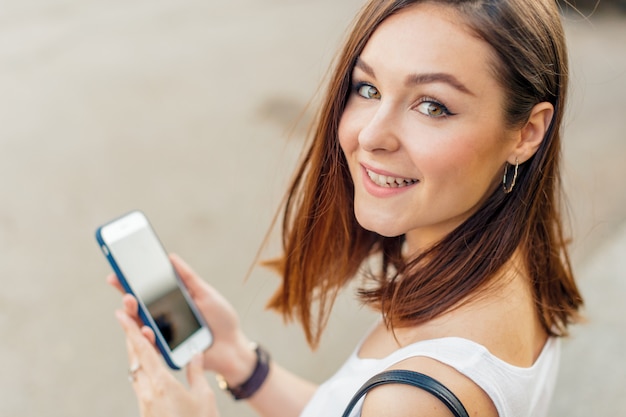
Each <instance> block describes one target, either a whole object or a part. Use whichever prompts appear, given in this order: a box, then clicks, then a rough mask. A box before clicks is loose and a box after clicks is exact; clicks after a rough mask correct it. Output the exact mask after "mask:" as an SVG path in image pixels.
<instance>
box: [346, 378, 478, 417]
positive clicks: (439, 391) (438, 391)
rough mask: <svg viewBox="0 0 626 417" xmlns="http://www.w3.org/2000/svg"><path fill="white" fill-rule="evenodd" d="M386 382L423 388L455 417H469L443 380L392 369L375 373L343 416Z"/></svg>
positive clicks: (358, 392) (355, 395) (353, 399)
mask: <svg viewBox="0 0 626 417" xmlns="http://www.w3.org/2000/svg"><path fill="white" fill-rule="evenodd" d="M384 384H406V385H412V386H414V387H417V388H421V389H423V390H424V391H427V392H428V393H430V394H432V395H434V396H435V397H437V398H438V399H439V400H440V401H441V402H443V403H444V404H445V405H446V407H448V409H449V410H450V411H451V412H452V414H454V416H455V417H469V414H468V413H467V411H466V410H465V407H463V404H461V401H459V399H458V398H457V397H456V395H454V394H453V393H452V391H450V390H449V389H448V388H446V386H445V385H443V384H442V383H441V382H439V381H437V380H436V379H433V378H431V377H429V376H428V375H424V374H421V373H419V372H414V371H407V370H400V369H397V370H391V371H385V372H381V373H379V374H377V375H374V376H373V377H372V378H370V380H369V381H367V382H366V383H365V384H364V385H363V386H362V387H361V388H360V389H359V390H358V391H357V393H356V394H354V397H352V400H350V403H349V404H348V407H347V408H346V410H345V411H344V413H343V414H342V417H348V416H349V415H350V413H351V412H352V409H353V408H354V406H355V405H356V404H357V403H358V402H359V400H360V399H361V397H363V396H364V395H365V394H366V393H367V392H368V391H369V390H370V389H372V388H375V387H377V386H379V385H384Z"/></svg>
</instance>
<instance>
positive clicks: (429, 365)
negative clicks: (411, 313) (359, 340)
mask: <svg viewBox="0 0 626 417" xmlns="http://www.w3.org/2000/svg"><path fill="white" fill-rule="evenodd" d="M389 369H406V370H411V371H416V372H420V373H423V374H425V375H428V376H430V377H432V378H434V379H436V380H437V381H439V382H440V383H442V384H443V385H445V386H446V387H447V388H448V389H449V390H450V391H452V392H453V393H454V395H456V397H457V398H458V399H459V400H460V401H461V403H462V404H463V406H464V407H465V409H466V410H467V412H468V413H469V415H470V416H481V417H498V412H497V410H496V408H495V406H494V405H493V403H492V401H491V399H490V398H489V396H488V395H487V394H486V393H485V392H484V391H483V390H482V389H481V388H480V387H479V386H478V385H476V384H475V383H474V382H473V381H472V380H470V379H469V378H467V377H466V376H464V375H463V374H461V373H460V372H458V371H456V370H455V369H453V368H451V367H449V366H447V365H444V364H443V363H441V362H438V361H436V360H434V359H431V358H426V357H414V358H409V359H406V360H404V361H402V362H399V363H397V364H395V365H394V366H392V367H390V368H389ZM450 415H451V414H450V411H449V410H448V409H447V407H446V406H445V405H444V403H442V402H441V401H440V400H439V399H438V398H436V397H434V396H433V395H431V394H429V393H428V392H427V391H424V390H422V389H420V388H416V387H413V386H410V385H405V384H385V385H381V386H379V387H376V388H374V389H372V390H371V391H370V392H369V393H368V394H367V396H366V397H365V401H364V403H363V410H362V413H361V416H362V417H381V416H394V417H414V416H427V417H439V416H441V417H449V416H450Z"/></svg>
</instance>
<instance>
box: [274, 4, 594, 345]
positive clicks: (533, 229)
mask: <svg viewBox="0 0 626 417" xmlns="http://www.w3.org/2000/svg"><path fill="white" fill-rule="evenodd" d="M426 1H429V2H430V3H437V4H444V5H448V6H451V7H454V8H455V9H456V10H457V11H458V12H459V13H460V14H461V16H463V17H464V18H465V21H466V22H467V26H468V27H469V29H470V30H471V31H472V32H473V33H474V34H475V35H476V36H478V37H480V38H481V39H483V40H484V41H485V42H487V43H488V44H490V45H491V46H492V49H493V52H494V56H495V59H494V62H493V63H492V66H493V73H494V76H495V77H496V78H497V79H498V81H499V82H500V84H501V85H502V86H503V88H504V89H505V95H506V97H507V100H508V101H507V103H506V118H507V122H508V123H509V125H510V126H519V127H521V126H523V125H524V123H525V122H526V121H527V120H528V118H529V115H530V112H531V109H532V108H533V107H534V106H535V105H536V104H537V103H540V102H544V101H545V102H550V103H551V104H552V105H553V106H554V109H555V112H554V116H553V119H552V123H551V125H550V127H549V130H548V132H547V133H546V137H545V138H544V140H543V142H542V144H541V146H540V148H539V149H538V151H537V152H536V154H535V155H534V156H533V157H532V158H531V159H530V160H528V161H527V162H525V163H524V164H522V165H521V166H520V167H519V176H518V178H517V184H516V186H515V189H514V190H513V191H512V192H511V193H510V194H505V193H504V192H503V191H502V189H500V188H498V190H496V191H495V192H494V193H493V194H492V195H491V196H490V197H489V198H488V200H487V201H486V202H485V203H484V205H483V206H482V207H481V208H480V209H479V210H478V211H477V212H476V213H474V214H473V215H472V216H471V217H470V218H469V219H467V220H466V221H465V222H464V223H463V224H461V225H460V226H459V227H457V228H456V229H455V230H454V231H452V232H451V233H450V234H448V235H447V236H445V237H444V238H443V239H442V240H441V241H440V242H438V243H436V244H435V245H433V246H432V247H431V248H429V249H428V250H426V251H424V252H423V253H421V254H419V255H418V256H417V257H416V258H414V259H411V260H410V261H408V262H406V261H404V260H403V258H402V255H401V250H402V246H403V242H404V237H403V236H398V237H393V238H387V237H383V236H380V235H378V234H376V233H373V232H370V231H367V230H365V229H363V228H362V227H361V226H360V225H359V224H358V223H357V221H356V219H355V215H354V209H353V194H354V189H353V183H352V179H351V176H350V173H349V171H348V168H347V163H346V160H345V157H344V155H343V152H342V151H341V148H340V146H339V141H338V138H337V130H338V125H339V121H340V118H341V116H342V113H343V110H344V108H345V105H346V102H347V99H348V95H349V88H350V83H351V79H350V77H351V73H352V70H353V66H354V63H355V61H356V59H357V57H358V56H359V54H360V53H361V51H362V50H363V48H364V47H365V44H366V43H367V41H368V40H369V38H370V37H371V35H372V33H373V32H374V31H375V30H376V28H377V27H378V26H379V25H380V23H381V22H382V21H383V20H385V19H386V18H387V17H389V16H391V15H392V14H394V13H397V12H398V11H400V10H402V9H404V8H407V7H410V6H411V5H413V4H417V3H420V0H372V1H369V2H368V4H367V5H366V6H365V7H364V8H363V9H362V11H361V13H360V15H359V16H358V17H357V20H356V21H355V25H354V27H353V30H352V31H351V33H350V36H349V37H348V39H347V41H346V43H345V45H344V47H343V49H342V50H341V53H340V55H339V56H338V60H337V62H336V66H335V68H334V72H333V73H332V74H331V78H330V81H329V85H328V90H327V92H326V95H325V97H324V101H323V103H322V106H321V108H320V111H319V114H318V117H317V120H316V124H315V126H314V129H313V130H312V135H311V139H312V140H311V143H310V146H309V148H308V149H307V151H306V153H305V155H304V158H303V161H302V163H301V164H300V167H299V169H298V170H297V172H296V174H295V177H294V179H293V182H292V184H291V187H290V189H289V191H288V194H287V199H286V202H285V206H284V212H283V233H282V239H283V248H284V255H283V256H282V258H281V259H280V260H279V261H277V262H276V263H275V266H276V267H277V268H278V269H279V271H280V272H281V274H282V276H283V281H282V285H281V286H280V288H279V289H278V291H277V292H276V293H275V294H274V296H273V297H272V298H271V300H270V301H269V303H268V307H270V308H273V309H275V310H277V311H279V312H281V313H282V314H283V316H284V317H285V318H286V319H292V318H294V317H295V318H297V319H298V320H299V321H300V322H301V324H302V326H303V328H304V331H305V334H306V337H307V340H308V341H309V343H310V344H311V345H312V346H316V345H317V343H318V342H319V337H320V333H321V331H322V330H323V328H324V327H325V325H326V322H327V319H328V315H329V313H330V310H331V307H332V304H333V302H334V300H335V297H336V295H337V292H338V291H339V289H341V288H342V287H343V286H344V285H345V284H346V283H348V282H349V281H350V280H351V279H352V278H353V277H354V276H355V275H356V274H357V273H358V272H359V268H360V267H361V265H362V264H363V262H364V261H365V260H366V259H367V258H368V257H369V256H371V255H375V254H379V255H380V256H381V257H382V259H381V261H382V262H381V265H382V267H381V270H380V271H379V272H378V273H377V274H372V276H371V277H370V278H371V281H370V285H368V286H367V288H362V289H361V290H360V295H361V297H362V299H363V300H364V301H365V302H366V303H368V304H370V305H372V306H375V307H376V308H379V309H380V310H381V311H382V313H383V316H384V318H385V320H386V323H387V324H388V325H390V326H392V327H393V326H396V327H403V326H409V325H416V324H420V323H423V322H425V321H428V320H430V319H432V318H435V317H437V316H439V315H441V314H443V313H445V312H446V311H449V310H450V309H452V308H454V307H455V306H457V305H459V303H460V302H462V301H463V300H466V299H467V298H468V297H470V296H471V295H474V294H476V291H477V290H478V289H480V288H483V287H485V286H486V285H487V284H489V283H490V282H491V280H492V278H493V277H494V276H495V275H496V273H497V272H498V271H499V270H500V269H501V268H502V267H503V266H504V265H505V264H506V263H507V262H508V261H509V260H510V259H511V258H512V256H513V255H514V253H515V252H516V251H518V250H519V251H520V253H521V254H522V255H523V257H524V261H525V267H526V270H527V272H528V275H529V277H530V279H531V281H532V285H533V288H534V296H535V302H536V307H537V311H538V314H539V317H540V319H541V321H542V324H543V326H544V327H545V329H546V331H547V332H548V333H549V334H551V335H564V334H566V328H567V325H568V324H570V323H572V322H573V321H575V319H576V313H577V311H578V309H579V308H580V306H581V305H582V298H581V296H580V294H579V292H578V289H577V287H576V284H575V282H574V279H573V276H572V273H571V267H570V262H569V258H568V254H567V248H566V241H565V239H564V234H563V227H562V222H561V216H560V207H559V205H560V201H561V185H560V172H559V161H560V147H561V145H560V142H561V140H560V137H561V124H562V118H563V111H564V105H565V99H566V90H567V79H568V75H567V74H568V68H567V52H566V48H565V40H564V34H563V29H562V26H561V22H560V15H559V13H558V10H557V6H556V2H555V1H554V0H508V1H507V0H500V1H498V0H439V1H435V0H426Z"/></svg>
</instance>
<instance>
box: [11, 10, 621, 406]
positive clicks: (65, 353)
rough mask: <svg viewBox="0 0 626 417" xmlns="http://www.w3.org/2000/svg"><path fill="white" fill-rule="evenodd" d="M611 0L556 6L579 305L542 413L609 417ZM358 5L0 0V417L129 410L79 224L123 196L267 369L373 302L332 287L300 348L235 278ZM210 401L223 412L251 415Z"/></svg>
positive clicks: (334, 335) (617, 130) (326, 351)
mask: <svg viewBox="0 0 626 417" xmlns="http://www.w3.org/2000/svg"><path fill="white" fill-rule="evenodd" d="M614 3H615V4H611V3H604V4H602V5H601V6H602V7H599V8H598V9H597V10H596V11H595V12H594V13H593V14H591V10H592V8H585V9H584V11H583V13H586V14H587V15H589V14H591V16H590V17H588V18H585V17H582V16H581V15H579V14H575V13H572V12H571V11H568V12H567V13H566V16H565V26H566V30H567V35H568V42H569V46H570V54H571V67H572V70H571V73H572V88H571V96H570V103H569V104H570V107H569V111H568V113H567V120H566V137H565V148H564V158H565V182H566V186H567V192H568V196H569V200H570V206H571V207H570V208H571V212H572V220H571V224H572V230H573V237H574V244H573V252H572V254H573V260H574V264H575V266H576V270H577V273H578V278H579V280H580V284H581V287H582V289H583V291H584V295H585V296H586V300H587V317H588V323H587V324H585V325H581V326H578V327H576V328H575V329H574V332H573V337H572V338H571V339H568V340H567V341H566V342H565V345H564V358H563V364H562V369H561V376H560V380H559V385H558V387H557V392H556V396H555V399H554V404H553V410H552V416H554V417H561V416H566V415H567V416H583V415H585V416H587V415H594V416H609V415H611V416H614V415H626V395H624V394H626V388H625V387H626V359H625V356H624V352H626V303H624V302H623V299H624V297H625V296H626V280H625V278H626V277H625V275H626V272H625V271H626V256H625V255H626V190H625V187H624V178H625V177H626V141H625V139H626V138H625V134H626V117H624V109H626V16H625V15H624V14H623V13H622V11H621V9H620V8H619V3H620V2H619V1H617V2H614ZM361 4H362V0H342V1H336V0H315V1H312V0H291V1H287V0H240V1H238V2H212V1H206V0H203V1H200V0H124V1H121V0H108V1H105V0H89V1H85V0H80V1H78V0H23V1H17V0H13V1H10V0H0V195H1V196H2V200H1V204H0V282H1V283H2V291H0V338H1V339H0V415H1V416H24V417H31V416H32V417H34V416H37V417H39V416H42V415H45V416H50V417H56V416H63V417H71V416H85V415H91V416H94V417H97V416H135V415H137V406H136V404H135V399H134V396H133V393H132V389H131V386H130V384H129V383H128V381H127V368H128V363H127V359H126V352H125V347H124V343H123V338H122V332H121V330H120V329H119V328H118V325H117V322H116V321H115V319H114V317H113V311H114V309H116V308H118V307H119V305H120V297H119V295H118V294H117V293H116V292H115V291H114V290H112V289H111V288H109V287H108V286H107V285H106V284H105V281H104V278H105V276H106V275H107V274H108V273H109V267H108V264H107V263H106V262H105V260H104V258H103V257H102V255H101V254H100V252H99V249H98V246H97V245H96V242H95V239H94V231H95V229H96V227H97V226H99V225H100V224H102V223H104V222H106V221H108V220H110V219H112V218H114V217H116V216H118V215H120V214H122V213H124V212H127V211H129V210H131V209H141V210H143V211H144V212H145V213H146V214H147V215H148V216H149V218H150V219H151V220H152V223H153V225H154V226H155V228H156V230H157V231H158V233H159V235H160V237H161V239H162V240H163V242H164V244H165V245H166V247H167V249H168V250H170V251H174V252H177V253H179V254H180V255H182V256H183V257H184V258H185V259H186V260H187V261H188V262H189V263H191V264H192V265H193V266H194V268H195V269H196V270H197V271H198V272H199V273H200V274H201V275H202V276H203V277H204V278H205V279H206V280H207V281H209V282H211V283H212V284H213V285H214V286H216V287H217V288H218V289H219V290H220V291H221V292H222V293H223V294H224V295H225V296H226V297H227V298H228V299H229V300H231V301H232V303H233V304H234V305H235V307H236V308H237V310H238V311H239V312H240V314H241V320H242V325H243V326H244V328H245V330H246V332H247V333H248V334H249V336H250V337H251V338H253V339H256V340H259V341H260V342H261V343H263V344H264V345H265V346H267V347H268V349H269V351H270V352H272V354H273V356H274V357H275V358H276V359H277V360H279V361H280V362H281V363H282V364H283V365H285V366H286V367H288V368H291V369H293V370H295V371H298V372H300V373H301V374H303V375H305V376H307V377H309V378H311V379H313V380H316V381H323V380H324V379H326V378H327V377H329V376H330V375H331V373H332V372H333V371H334V369H335V368H336V367H337V366H338V365H339V364H340V363H342V362H343V360H344V359H345V357H346V356H347V355H348V354H349V353H350V352H351V351H352V349H353V347H354V344H355V343H356V342H357V341H358V340H359V339H360V338H361V335H362V333H363V331H364V330H365V329H366V328H367V327H368V326H369V325H370V324H371V322H372V320H373V318H374V316H373V315H372V314H371V313H370V312H368V311H366V310H365V309H362V308H361V307H360V306H359V305H358V303H356V302H355V301H354V297H353V296H352V294H350V293H349V292H348V293H346V294H344V296H343V297H342V298H340V300H339V301H338V303H337V306H336V308H335V313H334V315H333V318H332V319H331V323H330V326H329V329H328V331H327V333H326V334H325V337H324V338H323V340H322V346H321V347H320V348H319V349H318V350H317V351H316V352H310V350H309V349H308V348H307V346H306V343H305V342H304V338H303V336H302V334H301V332H300V330H299V328H298V327H297V326H294V325H289V326H287V327H285V326H284V325H283V323H282V320H281V319H280V318H279V317H278V316H276V315H274V314H273V313H269V312H266V311H265V310H264V304H265V301H266V300H267V298H268V297H269V296H270V294H272V292H273V291H274V290H275V289H276V286H277V284H278V281H277V278H276V277H274V276H273V275H272V274H271V273H269V272H267V271H265V270H263V269H262V268H255V269H253V270H252V273H251V275H250V278H249V279H248V280H245V276H246V273H247V272H248V270H249V268H250V267H251V266H252V264H253V262H254V259H255V256H256V254H257V250H258V248H259V246H260V244H261V243H262V241H263V239H264V237H265V234H266V232H267V230H268V228H269V226H270V224H271V221H272V219H273V216H274V212H275V210H276V208H277V206H278V205H279V203H280V200H281V198H282V196H283V192H284V189H285V185H286V183H287V181H288V180H289V178H290V176H291V171H292V168H293V166H294V163H295V161H296V159H297V157H298V155H299V151H300V148H301V146H302V143H303V137H304V134H305V131H306V126H307V124H308V123H309V122H310V119H311V117H312V116H311V114H312V112H313V110H312V108H315V97H316V93H317V92H318V90H319V87H320V85H321V83H322V81H323V78H324V75H325V73H326V69H327V68H328V65H329V63H330V62H331V61H332V59H333V56H334V53H335V51H336V49H337V46H338V45H339V43H340V41H341V39H342V38H343V36H344V34H345V30H346V28H347V27H348V25H349V23H350V22H351V20H352V18H353V16H354V14H355V13H356V11H357V10H358V8H359V7H360V6H361ZM621 4H622V5H623V2H622V3H621ZM584 6H586V5H584ZM270 241H271V242H273V241H274V240H270ZM273 246H275V245H272V244H270V250H269V254H271V253H272V247H273ZM207 376H208V377H209V379H210V380H211V381H212V380H213V378H212V376H210V375H207ZM181 377H182V375H181ZM218 401H219V403H220V407H221V410H222V415H223V416H243V417H246V416H252V415H253V414H252V413H251V412H250V410H249V409H248V408H247V406H246V405H245V404H235V403H234V402H233V401H232V400H231V399H230V398H229V397H228V396H226V395H225V394H223V393H219V394H218Z"/></svg>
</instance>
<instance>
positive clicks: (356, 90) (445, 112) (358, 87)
mask: <svg viewBox="0 0 626 417" xmlns="http://www.w3.org/2000/svg"><path fill="white" fill-rule="evenodd" d="M363 87H371V88H373V89H375V90H376V91H377V92H378V94H380V92H379V91H378V89H377V88H376V87H374V86H373V85H372V84H370V83H366V82H363V81H358V82H354V84H353V85H352V91H353V93H354V94H356V95H357V96H359V97H361V98H364V99H366V100H373V98H368V97H364V96H363V95H362V94H361V93H360V90H361V88H363ZM425 103H430V104H434V105H435V106H437V107H439V108H441V111H442V114H441V115H440V116H432V115H428V114H425V113H422V112H419V113H421V114H423V115H424V116H427V117H430V118H433V119H441V118H446V117H448V116H454V115H455V114H456V113H452V112H451V111H450V110H448V107H446V105H445V104H443V103H442V102H440V101H439V100H437V99H436V98H433V97H429V96H425V97H422V98H420V100H419V102H418V103H417V105H416V106H415V108H417V107H419V106H420V105H422V104H425ZM418 111H419V110H418Z"/></svg>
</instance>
